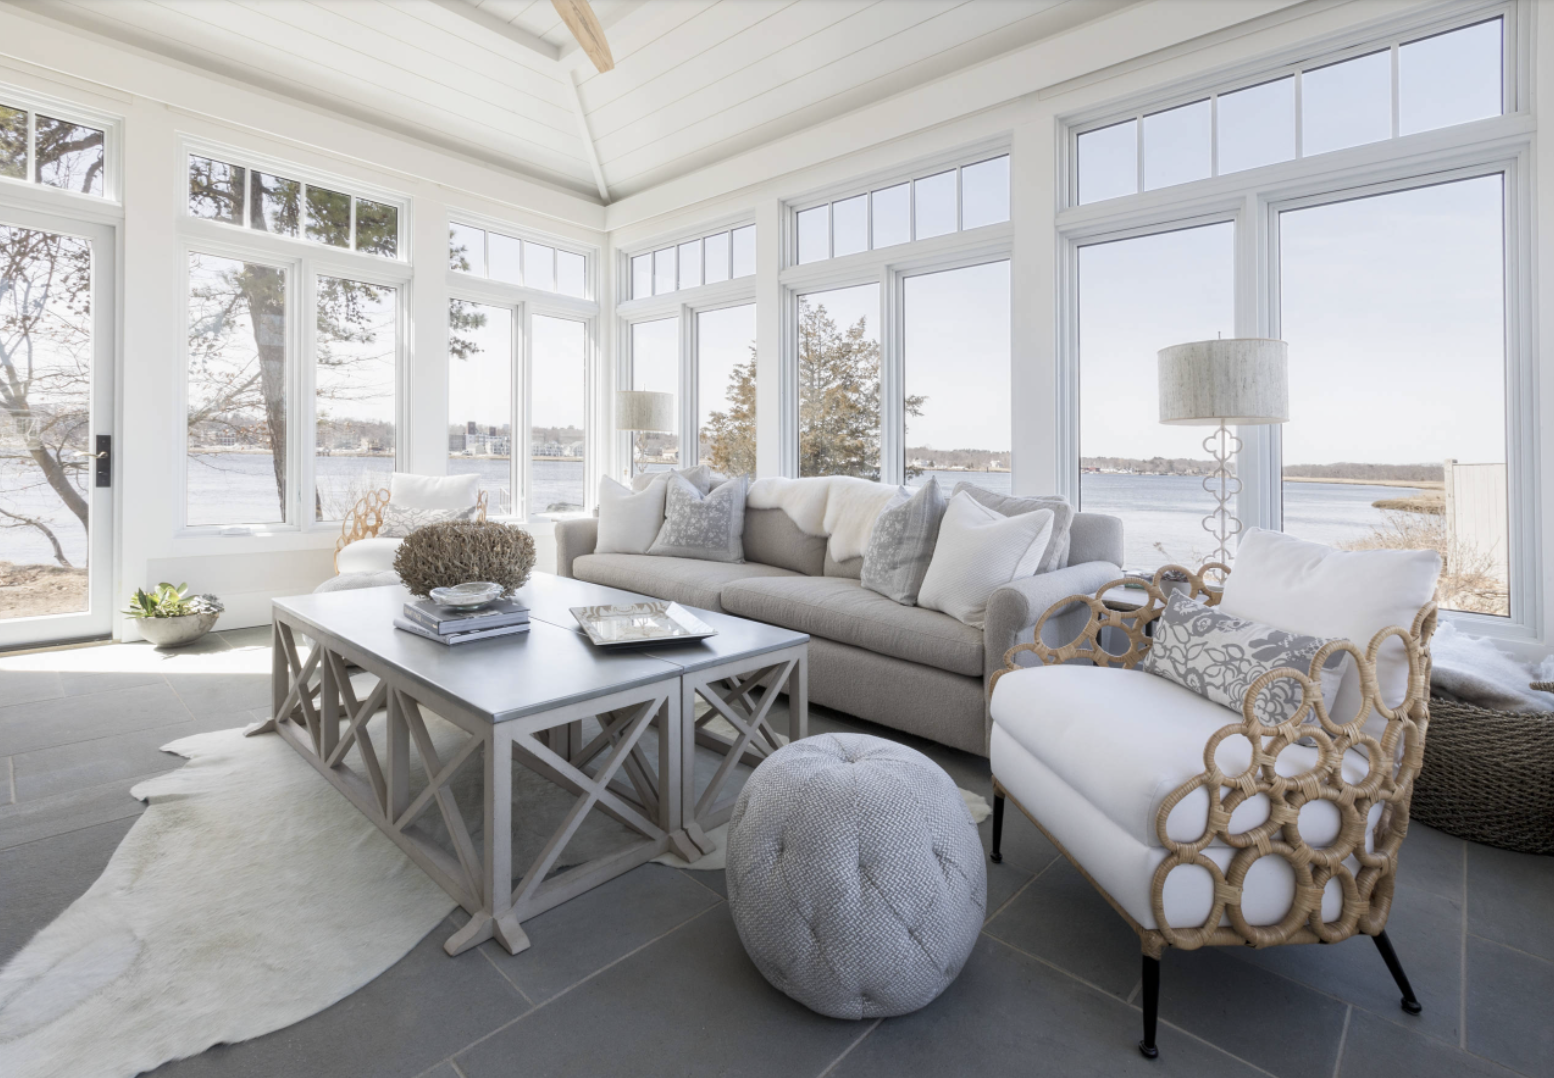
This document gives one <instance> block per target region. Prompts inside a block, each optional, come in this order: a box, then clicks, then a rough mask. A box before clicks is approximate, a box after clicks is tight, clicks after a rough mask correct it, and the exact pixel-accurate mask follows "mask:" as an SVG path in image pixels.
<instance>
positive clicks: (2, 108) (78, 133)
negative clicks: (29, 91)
mask: <svg viewBox="0 0 1554 1078" xmlns="http://www.w3.org/2000/svg"><path fill="white" fill-rule="evenodd" d="M106 142H107V133H106V131H105V130H104V128H101V127H94V126H91V125H88V124H84V123H77V122H75V121H74V120H67V119H60V118H58V117H55V116H50V115H46V113H45V112H38V111H33V110H29V109H27V108H25V107H23V106H21V105H19V104H7V103H6V102H4V101H0V176H4V177H7V178H9V179H13V180H22V181H24V182H25V181H27V180H28V179H29V178H30V179H31V181H32V182H33V183H38V184H42V185H43V186H45V187H58V188H60V189H61V190H64V191H75V192H77V193H78V194H83V195H96V196H98V197H101V196H102V195H103V193H104V189H105V183H104V175H103V173H104V170H105V169H106V167H107V145H106ZM29 157H30V158H31V159H32V162H33V164H32V168H31V176H30V177H29V174H28V173H29V169H28V167H27V161H28V158H29Z"/></svg>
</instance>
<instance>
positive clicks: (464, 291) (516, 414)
mask: <svg viewBox="0 0 1554 1078" xmlns="http://www.w3.org/2000/svg"><path fill="white" fill-rule="evenodd" d="M449 223H450V224H460V225H468V226H470V227H471V228H479V229H483V230H485V231H486V232H499V233H501V234H502V235H504V236H508V237H511V238H513V239H518V240H522V241H524V242H526V243H529V242H532V243H536V244H542V245H544V246H546V247H553V248H555V249H556V250H558V251H567V252H570V253H572V254H577V255H581V256H582V257H583V259H584V266H583V281H584V291H585V292H586V293H587V295H588V297H590V298H586V299H580V298H578V297H576V296H565V295H562V294H561V293H559V292H547V291H545V290H543V289H539V288H530V287H528V286H526V285H515V284H509V283H507V282H505V281H497V280H493V279H492V278H490V277H486V276H483V275H481V274H476V273H467V272H465V271H463V270H456V269H454V268H452V267H451V266H449V267H448V269H447V280H448V299H449V301H450V302H452V301H453V300H464V301H465V302H469V303H480V304H484V305H486V306H490V307H502V308H505V309H507V310H510V311H511V312H512V313H513V342H512V348H513V355H512V357H511V362H512V364H513V367H512V374H513V376H512V392H513V399H512V402H511V409H512V412H511V414H512V416H513V459H512V482H513V484H514V486H513V512H512V515H511V516H508V517H500V516H499V515H498V514H497V513H495V512H494V511H493V512H492V513H491V518H492V519H503V520H510V521H513V522H515V523H524V524H531V523H542V522H545V521H554V520H564V519H567V518H568V517H570V516H586V515H587V514H589V513H592V512H593V508H594V505H595V503H596V501H597V494H596V488H597V487H598V484H599V476H600V474H602V469H601V467H600V457H601V449H602V448H603V447H604V446H605V445H606V444H607V443H606V442H605V440H604V439H603V437H601V433H600V432H601V424H602V422H603V420H602V419H601V413H602V411H603V409H602V408H601V406H600V400H599V398H600V373H601V368H600V363H599V303H598V301H597V300H596V299H594V298H592V297H594V296H597V295H598V289H597V277H598V264H599V252H598V250H597V249H596V248H593V247H587V246H583V245H581V244H576V243H573V242H571V241H568V240H564V239H560V238H558V237H555V236H549V235H546V234H543V233H539V232H535V231H533V230H531V229H526V228H519V227H516V226H514V225H513V224H511V223H509V222H506V221H502V220H500V219H498V218H494V217H489V216H486V215H483V214H479V213H473V212H467V211H463V210H455V211H452V212H450V214H449ZM441 257H442V261H443V264H444V265H447V253H446V252H443V253H442V255H441ZM539 316H544V317H549V318H561V319H565V320H567V321H570V322H580V323H582V325H583V332H584V346H583V386H584V393H585V394H586V398H585V406H584V411H583V423H584V430H583V508H582V510H580V511H579V512H577V513H575V514H554V515H545V516H542V517H539V518H531V516H530V512H529V494H530V491H531V490H532V489H533V481H534V455H533V453H532V451H531V449H530V440H529V434H530V430H531V429H532V423H531V420H532V415H531V411H532V409H531V404H532V393H531V389H532V379H533V373H532V372H533V369H534V344H533V342H534V334H533V326H534V319H535V318H536V317H539ZM447 425H448V417H447V416H443V417H442V419H441V428H442V429H444V430H446V428H447ZM446 440H447V439H446V435H445V436H444V438H443V441H444V442H446ZM444 453H445V454H446V450H444Z"/></svg>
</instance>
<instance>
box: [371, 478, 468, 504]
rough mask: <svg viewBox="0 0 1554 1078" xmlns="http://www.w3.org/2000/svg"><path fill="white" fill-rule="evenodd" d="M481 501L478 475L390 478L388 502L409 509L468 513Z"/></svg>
mask: <svg viewBox="0 0 1554 1078" xmlns="http://www.w3.org/2000/svg"><path fill="white" fill-rule="evenodd" d="M479 498H480V476H478V475H412V474H411V473H409V472H395V473H394V474H393V475H392V476H390V477H389V501H391V502H393V503H394V504H395V505H400V506H404V507H405V508H406V509H468V508H469V507H470V506H472V505H474V504H475V502H476V501H478V500H479Z"/></svg>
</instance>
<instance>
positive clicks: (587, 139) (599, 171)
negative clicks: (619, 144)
mask: <svg viewBox="0 0 1554 1078" xmlns="http://www.w3.org/2000/svg"><path fill="white" fill-rule="evenodd" d="M562 79H563V80H564V81H565V82H566V84H567V89H568V90H570V91H571V92H572V111H573V113H575V114H576V116H577V131H578V134H580V135H582V136H583V149H584V150H585V151H587V153H588V164H589V165H590V166H591V167H592V168H593V170H594V183H596V184H598V185H599V197H600V198H601V199H603V200H604V202H605V204H606V205H608V204H609V201H610V189H609V188H608V187H606V186H605V185H604V166H603V165H601V164H600V163H599V150H598V149H597V148H596V147H595V146H594V136H593V133H592V132H590V131H589V130H588V113H586V112H584V111H583V97H582V95H581V94H579V93H578V92H577V73H576V72H575V71H567V72H563V73H562Z"/></svg>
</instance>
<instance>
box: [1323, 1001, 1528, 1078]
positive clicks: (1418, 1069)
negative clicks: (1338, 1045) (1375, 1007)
mask: <svg viewBox="0 0 1554 1078" xmlns="http://www.w3.org/2000/svg"><path fill="white" fill-rule="evenodd" d="M1511 1073H1512V1072H1510V1071H1508V1070H1506V1069H1505V1068H1504V1067H1502V1066H1500V1065H1499V1064H1496V1063H1491V1062H1490V1061H1489V1060H1487V1059H1483V1058H1481V1057H1479V1056H1475V1055H1471V1054H1470V1053H1468V1052H1464V1051H1463V1050H1462V1049H1460V1048H1458V1047H1457V1046H1456V1045H1454V1044H1443V1043H1441V1042H1440V1041H1438V1040H1435V1039H1434V1038H1431V1037H1421V1036H1419V1035H1418V1034H1415V1033H1410V1032H1408V1030H1406V1029H1403V1028H1401V1027H1399V1026H1397V1025H1395V1024H1393V1023H1391V1022H1388V1021H1385V1020H1383V1019H1381V1018H1378V1017H1377V1016H1376V1015H1374V1014H1369V1013H1367V1012H1365V1011H1361V1010H1355V1011H1352V1012H1351V1013H1350V1016H1349V1029H1348V1032H1346V1033H1345V1034H1344V1055H1343V1059H1342V1060H1340V1061H1339V1064H1338V1070H1337V1072H1336V1075H1335V1078H1394V1076H1396V1078H1510V1075H1511Z"/></svg>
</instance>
